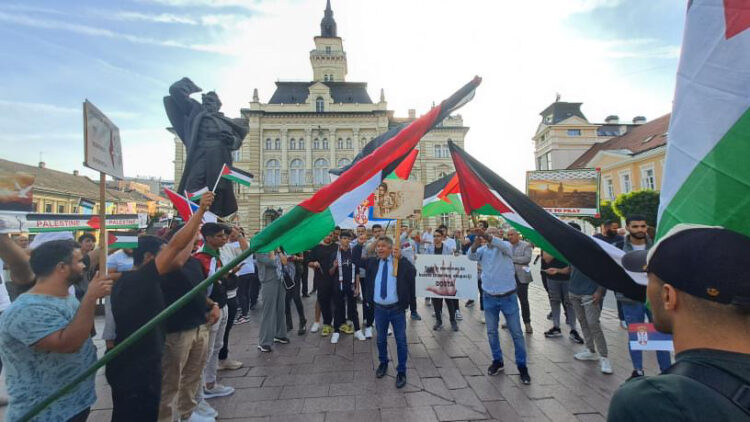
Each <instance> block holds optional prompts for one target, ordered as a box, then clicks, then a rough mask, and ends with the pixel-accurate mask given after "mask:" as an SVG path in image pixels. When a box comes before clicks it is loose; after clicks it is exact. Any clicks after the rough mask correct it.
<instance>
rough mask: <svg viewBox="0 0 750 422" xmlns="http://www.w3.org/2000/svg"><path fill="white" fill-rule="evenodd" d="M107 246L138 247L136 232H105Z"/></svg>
mask: <svg viewBox="0 0 750 422" xmlns="http://www.w3.org/2000/svg"><path fill="white" fill-rule="evenodd" d="M107 246H108V247H109V248H112V249H114V248H118V249H135V248H137V247H138V233H137V232H107Z"/></svg>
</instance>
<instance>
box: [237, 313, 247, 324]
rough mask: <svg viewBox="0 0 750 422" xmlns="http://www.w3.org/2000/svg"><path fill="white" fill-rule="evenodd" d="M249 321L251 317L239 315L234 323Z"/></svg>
mask: <svg viewBox="0 0 750 422" xmlns="http://www.w3.org/2000/svg"><path fill="white" fill-rule="evenodd" d="M248 322H250V318H248V317H246V316H241V315H240V316H239V317H237V319H235V320H234V325H242V324H247V323H248Z"/></svg>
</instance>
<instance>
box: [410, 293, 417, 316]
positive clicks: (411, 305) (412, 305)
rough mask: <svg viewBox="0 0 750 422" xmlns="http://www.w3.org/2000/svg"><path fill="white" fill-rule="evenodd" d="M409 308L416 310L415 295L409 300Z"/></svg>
mask: <svg viewBox="0 0 750 422" xmlns="http://www.w3.org/2000/svg"><path fill="white" fill-rule="evenodd" d="M409 310H410V311H412V312H417V296H416V295H415V296H413V297H412V298H411V301H410V302H409Z"/></svg>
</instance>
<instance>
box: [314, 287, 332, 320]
mask: <svg viewBox="0 0 750 422" xmlns="http://www.w3.org/2000/svg"><path fill="white" fill-rule="evenodd" d="M317 288H318V303H319V304H320V313H321V314H323V324H324V325H332V324H333V306H334V305H333V286H332V285H331V283H330V282H329V281H328V280H325V281H320V282H318V286H317Z"/></svg>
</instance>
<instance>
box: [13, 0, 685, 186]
mask: <svg viewBox="0 0 750 422" xmlns="http://www.w3.org/2000/svg"><path fill="white" fill-rule="evenodd" d="M332 6H333V10H334V18H335V19H336V22H337V24H338V35H339V36H340V37H342V38H343V42H344V49H345V50H346V52H347V58H348V69H349V74H348V76H347V80H348V81H351V82H367V83H368V91H369V93H370V97H371V98H375V99H377V98H379V93H380V89H381V88H383V89H384V90H385V96H386V100H387V101H388V108H389V109H391V110H394V111H395V112H396V115H397V116H405V115H406V114H407V110H408V109H410V108H414V109H416V110H417V114H421V113H424V112H426V111H427V110H428V109H429V108H430V106H431V104H432V102H433V101H435V102H438V101H440V100H442V99H444V98H446V97H447V96H448V95H450V94H451V93H452V92H454V91H455V90H456V89H458V88H459V87H461V86H462V85H463V84H464V83H466V82H468V81H469V80H471V78H472V77H473V76H474V75H479V76H481V77H482V78H483V83H482V85H481V86H480V87H479V89H478V90H477V94H476V97H475V99H474V101H472V102H471V103H469V104H467V105H466V106H464V108H463V109H461V110H460V111H459V113H460V114H462V116H463V118H464V124H465V125H466V126H469V127H470V128H471V129H470V131H469V133H468V135H467V137H466V143H465V146H466V149H467V150H468V152H469V153H471V154H473V155H475V156H477V157H479V158H480V159H481V160H482V161H483V162H484V163H485V164H487V165H488V166H489V167H490V168H492V169H493V170H494V171H495V172H497V173H498V174H499V175H500V176H502V177H504V178H506V179H507V180H509V181H510V182H511V183H513V184H514V185H516V186H517V187H519V188H523V186H524V183H525V182H524V179H525V172H526V171H527V170H531V169H533V167H534V159H533V142H532V140H531V137H532V136H533V135H534V132H535V131H536V128H537V126H538V124H539V123H540V120H541V117H540V116H539V112H541V111H542V110H543V109H544V108H546V107H547V106H548V105H549V104H550V103H552V102H553V101H554V99H555V95H556V94H558V93H559V94H560V95H561V100H562V101H569V102H582V103H583V106H582V110H583V112H584V114H585V115H586V117H587V118H588V119H589V120H590V121H592V122H602V121H603V120H604V118H605V117H606V116H608V115H610V114H616V115H619V116H620V119H621V120H623V121H629V120H631V119H632V118H633V117H634V116H636V115H643V116H646V117H647V118H648V119H649V120H651V119H654V118H657V117H659V116H661V115H663V114H666V113H669V112H670V111H671V104H672V97H673V91H674V84H675V73H676V70H677V64H678V59H679V53H680V43H681V39H682V31H683V26H684V13H685V7H686V1H682V0H627V1H625V0H525V1H513V2H511V1H490V0H461V1H456V0H430V1H429V2H425V1H418V0H377V1H374V0H332ZM324 8H325V0H274V1H261V0H130V1H126V0H111V1H106V2H103V1H98V0H78V1H64V2H63V1H59V0H4V1H3V2H2V3H1V4H0V51H3V58H2V60H0V157H2V158H5V159H9V160H13V161H19V162H23V163H27V164H32V165H35V164H36V163H37V162H38V161H39V159H40V156H41V157H42V159H43V160H44V161H45V162H46V163H47V166H48V167H49V168H54V169H56V170H61V171H71V172H72V171H73V170H76V169H77V170H81V171H82V172H83V173H84V174H87V175H91V176H93V175H94V172H92V171H90V170H87V169H85V168H84V167H83V165H82V161H83V134H82V132H83V122H82V111H81V110H82V105H81V104H82V102H83V101H84V99H88V100H90V101H91V102H93V103H94V104H95V105H96V106H97V107H98V108H99V109H100V110H102V111H103V112H104V113H105V114H107V115H108V116H109V118H110V119H111V120H112V121H114V122H115V124H117V125H118V127H119V128H120V134H121V139H122V144H123V160H124V167H125V174H126V176H154V177H162V178H165V179H171V178H173V177H174V176H173V175H174V166H173V163H172V160H173V158H174V143H173V137H172V136H171V135H170V134H169V133H168V132H167V131H166V129H165V128H166V127H168V126H169V121H168V119H167V117H166V114H165V113H164V108H163V103H162V98H163V96H164V95H166V94H167V90H168V87H169V85H170V84H171V83H173V82H174V81H176V80H178V79H180V78H182V77H183V76H188V77H190V78H191V79H192V80H193V81H194V82H195V83H196V84H197V85H198V86H200V87H202V88H203V89H204V90H206V91H208V90H216V91H217V93H218V94H219V96H220V97H221V100H222V102H223V104H224V105H223V108H222V111H223V112H224V113H225V114H226V115H228V116H230V117H239V114H240V108H242V107H247V106H248V103H249V101H250V99H251V96H252V91H253V89H254V88H257V89H258V91H259V93H260V99H261V101H262V102H267V101H268V99H269V98H270V97H271V95H272V94H273V90H274V83H275V82H276V81H278V80H307V81H309V80H311V79H312V68H311V66H310V62H309V51H310V50H311V49H313V48H314V44H313V37H314V36H315V35H318V34H319V32H320V20H321V18H322V17H323V10H324Z"/></svg>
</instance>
